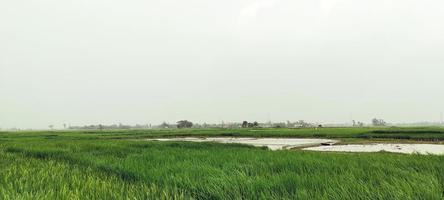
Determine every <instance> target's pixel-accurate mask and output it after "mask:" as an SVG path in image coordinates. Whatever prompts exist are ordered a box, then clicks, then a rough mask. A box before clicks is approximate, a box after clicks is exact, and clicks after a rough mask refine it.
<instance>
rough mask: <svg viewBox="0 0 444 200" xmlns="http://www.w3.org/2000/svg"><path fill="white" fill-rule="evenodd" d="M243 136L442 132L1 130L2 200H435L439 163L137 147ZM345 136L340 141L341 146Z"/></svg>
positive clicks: (430, 138) (441, 132)
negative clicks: (185, 138)
mask: <svg viewBox="0 0 444 200" xmlns="http://www.w3.org/2000/svg"><path fill="white" fill-rule="evenodd" d="M172 136H234V137H236V136H248V137H301V138H309V137H314V138H340V139H342V140H345V141H347V142H366V141H372V140H374V139H378V140H381V139H384V140H390V141H400V140H399V139H402V141H407V142H411V141H413V140H415V141H421V142H424V141H425V142H433V143H440V142H441V141H443V140H444V129H441V128H322V129H254V130H253V129H232V130H229V129H171V130H129V131H122V130H103V131H41V132H31V131H23V132H0V199H443V197H444V167H443V166H444V156H431V155H429V156H421V155H400V154H392V153H333V152H330V153H325V152H306V151H300V150H294V151H269V150H267V149H265V148H255V147H251V146H247V145H241V144H218V143H189V142H158V141H143V140H139V139H142V138H155V137H172ZM344 138H345V139H344Z"/></svg>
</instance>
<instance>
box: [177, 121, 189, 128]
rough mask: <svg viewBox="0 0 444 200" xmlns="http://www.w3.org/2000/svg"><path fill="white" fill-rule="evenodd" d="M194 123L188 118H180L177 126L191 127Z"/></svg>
mask: <svg viewBox="0 0 444 200" xmlns="http://www.w3.org/2000/svg"><path fill="white" fill-rule="evenodd" d="M191 127H193V123H192V122H190V121H188V120H180V121H178V122H177V128H191Z"/></svg>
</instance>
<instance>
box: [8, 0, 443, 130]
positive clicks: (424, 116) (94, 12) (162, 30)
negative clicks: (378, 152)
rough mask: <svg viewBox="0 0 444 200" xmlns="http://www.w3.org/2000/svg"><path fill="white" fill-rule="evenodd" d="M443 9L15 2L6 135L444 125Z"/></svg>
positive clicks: (427, 0)
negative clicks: (116, 126)
mask: <svg viewBox="0 0 444 200" xmlns="http://www.w3.org/2000/svg"><path fill="white" fill-rule="evenodd" d="M443 91H444V1H442V0H363V1H356V0H223V1H211V0H188V1H183V0H161V1H154V0H130V1H123V0H70V1H68V0H3V1H1V2H0V127H1V128H11V127H21V128H47V126H48V125H49V124H54V125H56V127H61V124H63V123H66V124H72V125H83V124H98V123H102V124H112V123H118V122H121V123H125V124H135V123H140V124H147V123H152V124H156V123H161V122H162V121H168V122H176V121H177V120H180V119H188V120H191V121H194V122H203V121H207V122H218V121H221V120H225V121H242V120H249V121H250V120H251V121H253V120H258V121H267V120H268V119H271V120H272V121H284V120H291V121H295V120H299V119H305V120H307V121H316V122H324V123H325V122H335V123H342V122H349V121H350V119H351V118H353V119H356V120H360V121H364V122H369V121H370V119H371V118H373V117H380V118H384V119H386V121H389V122H414V121H439V118H440V112H441V111H444V92H443Z"/></svg>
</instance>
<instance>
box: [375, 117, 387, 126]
mask: <svg viewBox="0 0 444 200" xmlns="http://www.w3.org/2000/svg"><path fill="white" fill-rule="evenodd" d="M372 124H373V126H385V125H387V122H385V121H384V120H383V119H377V118H374V119H372Z"/></svg>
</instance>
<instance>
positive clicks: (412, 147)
mask: <svg viewBox="0 0 444 200" xmlns="http://www.w3.org/2000/svg"><path fill="white" fill-rule="evenodd" d="M303 150H310V151H336V152H380V151H386V152H392V153H405V154H415V153H417V154H422V155H427V154H434V155H444V145H440V144H349V145H333V146H317V147H308V148H304V149H303Z"/></svg>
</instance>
